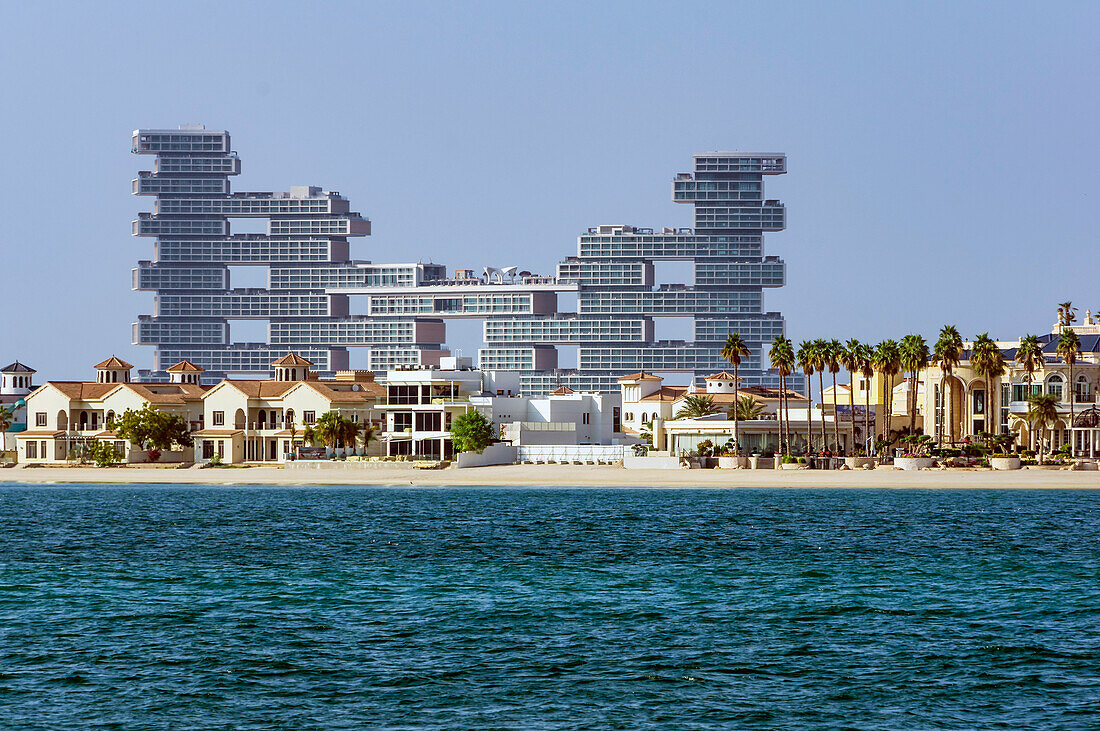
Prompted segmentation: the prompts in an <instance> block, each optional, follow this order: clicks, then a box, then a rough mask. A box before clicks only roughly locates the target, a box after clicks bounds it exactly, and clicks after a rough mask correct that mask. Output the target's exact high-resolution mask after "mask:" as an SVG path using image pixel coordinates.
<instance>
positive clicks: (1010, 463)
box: [989, 455, 1020, 470]
mask: <svg viewBox="0 0 1100 731" xmlns="http://www.w3.org/2000/svg"><path fill="white" fill-rule="evenodd" d="M989 466H990V467H992V468H993V469H995V470H1018V469H1020V458H1019V457H1017V456H1015V455H1009V456H1007V457H990V458H989Z"/></svg>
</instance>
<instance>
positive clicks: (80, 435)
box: [16, 356, 208, 464]
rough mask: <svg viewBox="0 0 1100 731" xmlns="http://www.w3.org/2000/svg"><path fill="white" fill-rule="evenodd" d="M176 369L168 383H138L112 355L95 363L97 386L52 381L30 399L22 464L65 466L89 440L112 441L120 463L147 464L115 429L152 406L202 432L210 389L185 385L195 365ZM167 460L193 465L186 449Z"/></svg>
mask: <svg viewBox="0 0 1100 731" xmlns="http://www.w3.org/2000/svg"><path fill="white" fill-rule="evenodd" d="M173 368H176V370H175V371H173V372H172V373H171V376H170V379H169V381H168V382H162V383H133V382H131V381H130V371H131V370H132V369H133V366H132V365H130V364H129V363H127V362H126V361H124V360H121V359H120V358H117V357H115V356H111V357H110V358H108V359H107V360H105V361H103V362H102V363H98V364H96V366H95V371H96V380H95V381H47V382H46V383H45V384H43V385H42V386H40V387H38V388H37V389H35V390H34V391H33V392H32V393H30V394H29V395H27V396H26V397H25V400H26V411H27V419H28V426H27V430H26V431H23V432H21V433H19V434H18V435H17V439H16V441H17V443H18V450H19V453H18V460H19V462H21V463H25V464H46V463H50V462H63V461H65V460H66V459H68V458H69V456H70V455H71V454H72V452H73V449H74V447H76V446H77V445H78V444H85V443H87V442H90V441H106V442H111V443H112V444H113V445H114V447H115V451H116V452H117V453H118V455H119V459H120V460H121V461H145V457H146V455H145V453H144V452H140V450H138V449H137V445H133V444H130V443H129V442H127V441H126V440H125V439H122V438H120V437H119V436H118V435H117V434H116V433H115V432H114V431H113V430H112V429H111V426H110V425H111V422H113V421H114V418H115V417H116V416H120V415H122V414H123V413H125V412H126V411H127V410H131V409H132V410H135V411H137V410H140V409H142V408H143V407H144V406H146V405H147V404H148V405H151V406H154V407H156V408H157V409H159V410H161V411H165V412H167V413H169V414H172V415H175V416H179V417H181V418H182V419H183V420H184V421H186V422H187V424H188V426H189V428H190V429H192V430H197V429H201V428H202V426H203V415H202V397H203V394H204V393H205V392H206V389H207V388H208V387H207V386H203V385H201V384H199V383H196V382H191V381H190V378H188V380H184V378H185V376H187V374H189V373H191V370H190V368H196V366H191V365H190V364H187V366H184V364H179V367H177V366H173ZM199 372H201V370H199ZM167 458H168V459H176V460H179V461H191V459H192V454H191V450H190V449H185V450H183V451H182V452H179V453H176V454H173V455H170V456H167Z"/></svg>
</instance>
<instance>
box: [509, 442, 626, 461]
mask: <svg viewBox="0 0 1100 731" xmlns="http://www.w3.org/2000/svg"><path fill="white" fill-rule="evenodd" d="M516 449H517V453H516V461H517V462H565V463H569V464H572V463H574V462H579V463H581V464H588V463H590V462H591V463H593V464H607V463H612V462H618V461H619V460H621V459H622V458H623V449H624V447H623V446H622V445H621V444H527V445H520V446H519V447H517V448H516ZM626 449H629V447H627V448H626Z"/></svg>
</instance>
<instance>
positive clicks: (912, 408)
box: [909, 370, 917, 434]
mask: <svg viewBox="0 0 1100 731" xmlns="http://www.w3.org/2000/svg"><path fill="white" fill-rule="evenodd" d="M909 433H910V434H916V433H917V371H916V370H913V371H912V373H911V374H910V375H909Z"/></svg>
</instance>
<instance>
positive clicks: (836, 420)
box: [832, 373, 840, 452]
mask: <svg viewBox="0 0 1100 731" xmlns="http://www.w3.org/2000/svg"><path fill="white" fill-rule="evenodd" d="M832 375H833V451H834V452H839V451H840V414H838V413H837V410H836V374H835V373H833V374H832Z"/></svg>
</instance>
